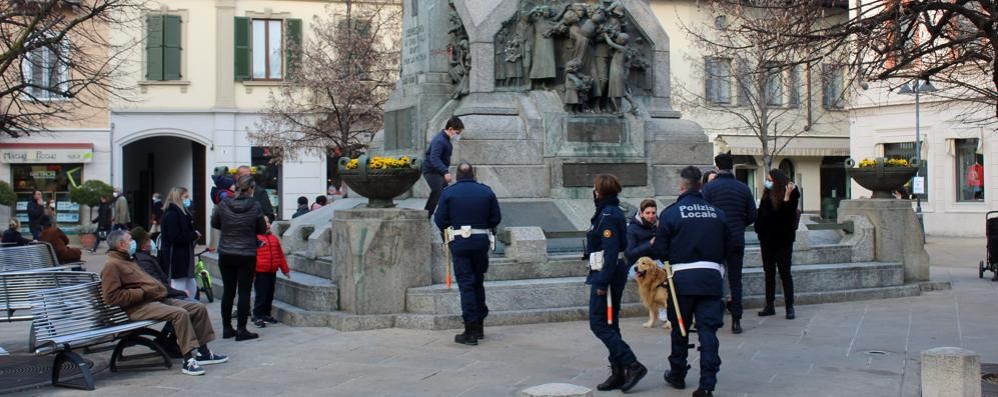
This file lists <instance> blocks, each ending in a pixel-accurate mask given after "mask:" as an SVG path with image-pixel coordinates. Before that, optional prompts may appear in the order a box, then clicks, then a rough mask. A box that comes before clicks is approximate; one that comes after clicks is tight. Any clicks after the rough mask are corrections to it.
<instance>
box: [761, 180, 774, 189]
mask: <svg viewBox="0 0 998 397" xmlns="http://www.w3.org/2000/svg"><path fill="white" fill-rule="evenodd" d="M762 186H765V187H766V190H771V189H773V181H766V182H763V184H762Z"/></svg>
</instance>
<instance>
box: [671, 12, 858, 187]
mask: <svg viewBox="0 0 998 397" xmlns="http://www.w3.org/2000/svg"><path fill="white" fill-rule="evenodd" d="M782 2H783V0H757V1H754V2H751V4H752V6H748V5H747V4H748V3H749V2H740V1H734V0H732V1H727V0H714V1H707V2H705V3H701V4H703V7H704V8H705V10H703V11H702V12H703V13H705V14H707V15H712V16H714V17H715V20H714V21H713V23H712V24H709V25H701V24H697V25H693V26H691V25H690V24H689V23H686V22H682V21H681V22H680V26H681V28H682V30H683V31H684V33H685V34H686V35H687V36H688V37H689V39H690V42H691V43H692V48H693V51H694V52H696V53H697V54H696V56H697V57H699V58H694V57H692V56H687V61H688V62H689V64H691V65H694V66H693V70H694V74H695V75H697V77H701V79H699V80H697V81H700V82H703V86H700V85H691V84H689V83H687V82H683V81H676V82H675V83H674V86H675V87H677V88H678V89H679V90H678V92H677V95H676V98H677V103H679V104H680V105H681V106H682V107H684V108H686V109H688V110H690V111H691V112H692V113H694V114H699V115H700V116H701V117H703V118H707V117H714V118H719V119H720V120H733V122H732V124H731V125H723V126H718V125H716V124H715V128H717V129H723V130H724V131H736V132H740V133H741V134H744V135H749V136H754V137H756V138H757V139H758V140H759V143H760V145H761V148H762V157H763V163H764V164H765V167H766V169H770V168H772V163H773V159H774V158H775V157H778V156H779V155H780V153H781V152H782V151H783V150H784V149H785V148H786V147H787V145H789V144H790V142H792V141H793V139H795V138H797V137H799V136H801V135H804V134H807V133H808V132H811V131H812V130H813V128H814V126H816V125H818V124H819V123H821V122H824V121H827V120H828V119H831V118H833V116H830V115H831V114H834V113H838V114H842V112H837V110H839V109H840V108H841V106H842V105H841V104H842V98H843V95H844V93H845V91H846V89H845V88H846V87H847V84H846V83H845V73H844V70H843V69H842V68H841V62H843V61H844V56H843V54H841V53H838V54H836V53H831V54H826V53H823V52H822V51H820V49H818V48H814V47H813V46H810V45H800V44H798V43H796V42H792V41H790V40H783V41H780V38H779V37H775V38H774V37H773V36H772V35H770V34H768V32H770V31H784V32H793V31H800V32H803V31H808V30H810V29H814V27H815V26H820V25H826V24H828V23H829V22H828V20H829V19H830V18H836V14H837V13H838V14H841V13H842V11H835V10H830V9H827V8H825V7H822V6H821V5H816V6H814V7H810V8H803V9H800V10H797V12H796V13H787V12H785V11H784V10H783V9H782V7H781V5H782ZM769 3H771V4H772V5H773V7H771V8H770V7H766V4H769ZM791 14H792V15H791ZM812 80H818V81H820V82H822V83H823V84H821V85H823V86H825V88H830V89H831V90H823V92H822V94H823V95H822V100H821V103H820V104H818V105H817V106H815V104H814V101H813V96H812V92H813V91H814V88H815V85H816V84H814V83H812ZM819 87H820V85H819ZM718 116H720V117H718ZM708 128H710V127H708Z"/></svg>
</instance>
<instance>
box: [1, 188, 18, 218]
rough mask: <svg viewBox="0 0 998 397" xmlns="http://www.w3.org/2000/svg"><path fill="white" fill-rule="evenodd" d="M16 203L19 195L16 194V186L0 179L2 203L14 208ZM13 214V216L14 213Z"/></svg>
mask: <svg viewBox="0 0 998 397" xmlns="http://www.w3.org/2000/svg"><path fill="white" fill-rule="evenodd" d="M16 203H17V195H16V194H14V188H12V187H10V184H9V183H7V182H4V181H0V205H6V206H8V207H11V208H13V207H14V204H16ZM11 215H12V216H13V214H11Z"/></svg>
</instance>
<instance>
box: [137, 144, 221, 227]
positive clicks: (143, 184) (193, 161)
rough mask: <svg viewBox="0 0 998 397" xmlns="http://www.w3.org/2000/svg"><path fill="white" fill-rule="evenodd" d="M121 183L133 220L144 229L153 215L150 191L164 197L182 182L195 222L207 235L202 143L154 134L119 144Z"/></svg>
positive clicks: (204, 162)
mask: <svg viewBox="0 0 998 397" xmlns="http://www.w3.org/2000/svg"><path fill="white" fill-rule="evenodd" d="M121 164H122V166H121V169H122V186H121V190H122V192H124V194H126V197H127V198H128V202H129V205H130V206H131V210H132V223H134V224H135V225H137V226H142V227H144V228H146V229H148V228H149V226H150V220H151V215H152V195H153V193H154V192H158V193H160V194H161V195H162V196H163V198H164V199H165V198H166V196H167V194H169V192H170V189H172V188H174V187H177V186H181V187H186V188H187V189H188V190H189V191H190V195H191V198H192V199H193V200H192V201H193V202H194V208H193V211H192V212H193V213H194V226H195V227H196V228H197V230H199V231H201V234H202V236H203V235H206V234H207V233H205V230H206V228H205V227H206V225H207V222H206V219H207V215H208V214H207V208H206V200H205V199H204V198H205V197H206V196H207V192H206V191H205V184H206V176H207V172H206V168H205V167H206V159H205V146H204V145H202V144H200V143H198V142H194V141H191V140H189V139H186V138H180V137H173V136H154V137H149V138H144V139H140V140H137V141H134V142H131V143H129V144H127V145H125V146H124V147H122V163H121Z"/></svg>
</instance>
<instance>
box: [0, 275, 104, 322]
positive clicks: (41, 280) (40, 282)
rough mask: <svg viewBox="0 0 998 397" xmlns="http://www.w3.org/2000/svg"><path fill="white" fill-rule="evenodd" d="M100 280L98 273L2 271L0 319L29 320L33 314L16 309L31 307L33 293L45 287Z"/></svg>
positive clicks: (50, 287)
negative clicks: (20, 313) (19, 311)
mask: <svg viewBox="0 0 998 397" xmlns="http://www.w3.org/2000/svg"><path fill="white" fill-rule="evenodd" d="M94 281H100V276H98V275H97V273H87V272H61V271H36V272H12V273H0V321H7V322H11V321H27V320H31V319H33V318H34V317H33V316H31V315H15V313H14V312H15V311H18V310H28V309H31V293H32V292H35V291H41V290H45V289H52V288H59V287H67V286H70V285H77V284H83V283H91V282H94Z"/></svg>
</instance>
